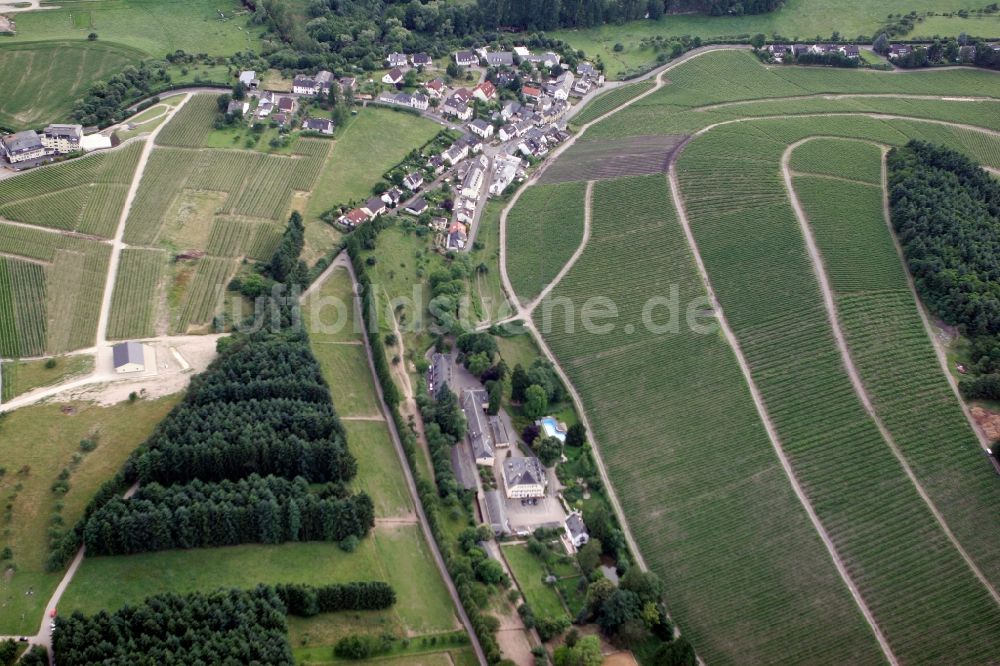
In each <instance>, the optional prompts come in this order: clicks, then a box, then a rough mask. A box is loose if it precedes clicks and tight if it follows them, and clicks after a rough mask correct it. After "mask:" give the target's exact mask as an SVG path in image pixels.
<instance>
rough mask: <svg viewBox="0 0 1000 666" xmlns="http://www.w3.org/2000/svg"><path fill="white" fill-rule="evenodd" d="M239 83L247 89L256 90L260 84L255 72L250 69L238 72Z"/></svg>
mask: <svg viewBox="0 0 1000 666" xmlns="http://www.w3.org/2000/svg"><path fill="white" fill-rule="evenodd" d="M240 83H242V84H243V86H244V87H245V88H246V89H247V90H256V89H257V87H258V86H260V81H258V80H257V72H255V71H253V70H252V69H248V70H244V71H242V72H240Z"/></svg>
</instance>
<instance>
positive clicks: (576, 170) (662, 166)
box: [539, 135, 687, 183]
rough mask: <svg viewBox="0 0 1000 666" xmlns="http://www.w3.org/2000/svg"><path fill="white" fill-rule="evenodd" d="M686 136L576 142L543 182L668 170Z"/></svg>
mask: <svg viewBox="0 0 1000 666" xmlns="http://www.w3.org/2000/svg"><path fill="white" fill-rule="evenodd" d="M686 138H687V137H685V136H682V135H671V136H633V137H628V138H625V139H601V140H599V141H586V142H584V143H575V144H573V146H571V147H570V148H569V149H568V150H567V151H566V152H564V153H563V154H561V155H559V157H558V158H557V159H556V160H555V161H554V162H552V163H551V164H549V165H548V166H547V167H545V171H544V172H543V173H542V174H541V176H540V177H539V182H540V183H567V182H571V181H577V180H608V179H611V178H621V177H622V176H643V175H647V174H653V173H666V172H667V167H668V165H669V164H670V158H671V156H672V155H673V154H674V152H675V151H676V150H677V148H678V146H680V145H682V144H683V142H684V141H685V139H686Z"/></svg>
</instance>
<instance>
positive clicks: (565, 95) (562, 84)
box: [545, 72, 576, 101]
mask: <svg viewBox="0 0 1000 666" xmlns="http://www.w3.org/2000/svg"><path fill="white" fill-rule="evenodd" d="M574 80H576V77H574V76H573V73H572V72H563V73H562V74H560V75H559V77H558V78H557V79H556V80H555V81H554V82H553V83H550V84H548V85H547V86H545V91H546V92H547V93H548V94H550V95H552V97H554V98H555V99H557V100H562V101H566V100H567V99H569V93H570V90H572V89H573V81H574Z"/></svg>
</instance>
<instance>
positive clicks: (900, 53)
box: [767, 43, 1000, 62]
mask: <svg viewBox="0 0 1000 666" xmlns="http://www.w3.org/2000/svg"><path fill="white" fill-rule="evenodd" d="M987 47H988V48H991V49H993V50H994V51H1000V43H998V44H987ZM915 48H919V45H910V44H891V45H890V46H889V51H888V52H887V53H886V57H887V58H889V60H898V59H900V58H904V57H906V56H908V55H910V54H911V53H913V50H914V49H915ZM767 51H768V53H770V54H771V56H772V57H773V58H774V60H775V62H783V61H784V59H785V58H786V57H788V56H793V57H796V58H797V57H798V56H801V55H833V54H840V55H842V56H844V57H846V58H849V59H851V60H857V59H858V58H860V57H861V49H860V47H859V46H858V45H857V44H770V45H768V47H767ZM975 58H976V47H975V46H973V45H967V46H960V47H959V50H958V60H959V61H971V60H975Z"/></svg>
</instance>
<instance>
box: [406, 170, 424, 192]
mask: <svg viewBox="0 0 1000 666" xmlns="http://www.w3.org/2000/svg"><path fill="white" fill-rule="evenodd" d="M423 184H424V177H423V176H421V175H420V172H419V171H414V172H413V173H408V174H406V177H405V178H403V187H405V188H406V189H408V190H409V191H411V192H416V191H417V190H419V189H420V187H421V186H422V185H423Z"/></svg>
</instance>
